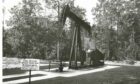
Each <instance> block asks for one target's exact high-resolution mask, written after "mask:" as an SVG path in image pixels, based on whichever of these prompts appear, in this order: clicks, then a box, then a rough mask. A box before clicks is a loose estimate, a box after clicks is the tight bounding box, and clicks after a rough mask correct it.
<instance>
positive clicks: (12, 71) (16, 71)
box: [3, 68, 26, 76]
mask: <svg viewBox="0 0 140 84" xmlns="http://www.w3.org/2000/svg"><path fill="white" fill-rule="evenodd" d="M25 72H26V70H21V69H20V68H14V69H3V76H5V75H12V74H22V73H25Z"/></svg>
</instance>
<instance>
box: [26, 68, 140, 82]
mask: <svg viewBox="0 0 140 84" xmlns="http://www.w3.org/2000/svg"><path fill="white" fill-rule="evenodd" d="M24 84H28V83H24ZM32 84H140V67H135V66H122V67H120V68H115V69H110V70H106V71H102V72H97V73H90V74H85V75H80V76H75V77H56V78H51V79H46V80H40V81H34V82H32Z"/></svg>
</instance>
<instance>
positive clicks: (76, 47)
mask: <svg viewBox="0 0 140 84" xmlns="http://www.w3.org/2000/svg"><path fill="white" fill-rule="evenodd" d="M76 30H77V31H76V35H75V68H77V49H78V46H77V42H78V40H77V37H78V27H77V25H76Z"/></svg>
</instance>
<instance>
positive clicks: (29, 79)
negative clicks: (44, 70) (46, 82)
mask: <svg viewBox="0 0 140 84" xmlns="http://www.w3.org/2000/svg"><path fill="white" fill-rule="evenodd" d="M29 84H31V70H29Z"/></svg>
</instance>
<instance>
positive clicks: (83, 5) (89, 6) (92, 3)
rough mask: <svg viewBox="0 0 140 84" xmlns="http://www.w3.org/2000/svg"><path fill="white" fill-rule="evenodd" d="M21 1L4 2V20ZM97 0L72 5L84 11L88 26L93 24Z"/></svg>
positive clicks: (83, 0) (6, 0)
mask: <svg viewBox="0 0 140 84" xmlns="http://www.w3.org/2000/svg"><path fill="white" fill-rule="evenodd" d="M19 2H21V0H5V3H4V6H5V19H9V17H10V13H9V11H8V10H9V9H10V8H12V7H13V6H14V5H17V4H18V3H19ZM96 3H97V0H75V2H74V5H75V6H79V7H81V8H84V9H86V19H87V21H88V22H90V24H91V25H92V24H93V16H92V12H91V10H92V8H93V7H95V6H96Z"/></svg>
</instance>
